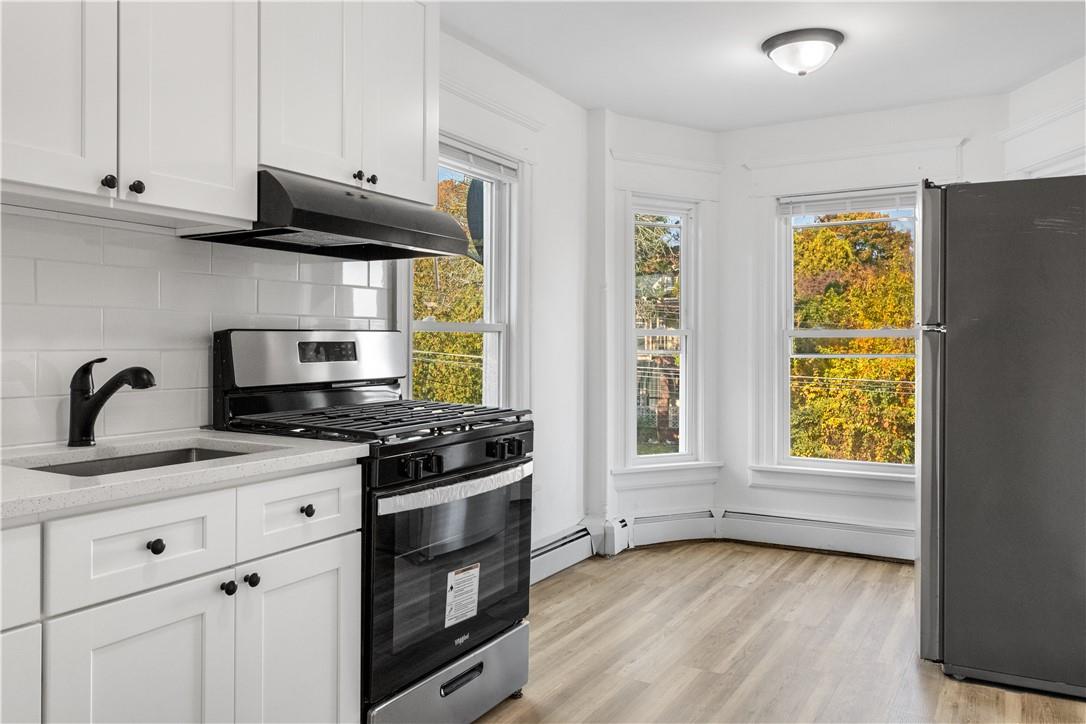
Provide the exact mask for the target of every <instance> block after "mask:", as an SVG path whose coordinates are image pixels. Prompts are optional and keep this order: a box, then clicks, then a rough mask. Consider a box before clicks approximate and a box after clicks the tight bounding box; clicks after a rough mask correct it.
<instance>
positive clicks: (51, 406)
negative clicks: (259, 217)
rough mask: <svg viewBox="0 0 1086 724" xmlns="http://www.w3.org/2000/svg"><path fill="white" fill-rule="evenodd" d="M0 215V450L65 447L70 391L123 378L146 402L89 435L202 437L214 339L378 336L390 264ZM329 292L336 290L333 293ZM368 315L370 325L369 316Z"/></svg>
mask: <svg viewBox="0 0 1086 724" xmlns="http://www.w3.org/2000/svg"><path fill="white" fill-rule="evenodd" d="M35 213H36V212H25V211H23V210H18V209H17V210H15V211H14V212H13V213H12V212H9V207H4V213H3V215H2V229H0V231H2V233H3V244H2V246H0V271H2V284H3V287H2V290H0V301H2V305H0V311H2V337H0V348H2V349H3V353H2V357H0V377H2V382H0V384H2V389H0V396H2V397H3V398H4V399H3V403H4V404H3V406H2V407H3V419H2V421H0V423H2V425H0V444H3V445H17V444H26V443H35V442H48V441H54V440H65V439H66V438H67V434H68V429H67V425H68V386H69V384H70V381H71V376H72V374H73V373H74V372H75V370H76V368H78V367H79V365H81V364H83V363H84V362H87V361H88V360H91V359H95V358H97V357H106V358H108V361H107V362H104V363H101V364H99V365H97V366H96V367H95V381H96V382H97V383H98V384H101V383H103V382H105V381H106V380H107V379H109V377H111V376H112V375H113V374H114V373H115V372H116V371H118V370H120V369H122V368H124V367H129V366H133V365H139V366H143V367H147V368H148V369H150V370H151V371H152V372H153V373H154V375H155V378H156V381H157V383H158V385H157V387H155V388H154V389H151V390H130V389H128V388H122V392H121V393H120V394H118V395H117V396H116V397H115V398H114V399H113V400H111V401H110V403H109V404H108V405H107V406H106V408H105V410H104V411H103V413H102V416H101V417H100V418H99V422H98V425H97V427H96V431H97V433H98V434H99V435H105V434H107V433H108V434H122V433H133V432H147V431H154V430H165V429H175V428H184V427H193V426H197V425H202V424H206V423H207V422H208V421H209V420H210V416H209V413H208V409H209V408H208V384H209V367H210V345H211V332H212V331H214V330H218V329H230V328H239V329H245V328H260V329H298V328H299V325H300V326H301V327H302V328H307V329H314V328H326V329H370V328H372V329H384V328H387V327H388V326H389V322H388V321H387V320H385V319H382V318H381V317H384V316H387V315H388V314H390V313H391V309H392V301H391V295H392V289H391V288H390V287H391V285H392V281H393V279H394V276H393V275H392V271H391V270H392V269H394V268H395V266H394V265H393V264H392V263H389V262H365V261H340V260H336V259H332V258H328V257H320V256H312V255H308V254H303V255H300V254H294V253H288V252H278V251H273V250H267V249H252V248H243V247H236V246H226V245H218V244H209V243H207V242H201V241H192V240H188V239H180V238H177V237H174V236H171V235H169V234H168V233H167V234H159V233H155V232H154V231H147V230H146V229H136V228H134V227H132V228H124V229H122V228H115V225H114V226H98V225H96V223H91V224H88V223H84V222H83V221H80V220H78V217H74V216H71V217H66V218H67V219H71V220H64V219H61V218H57V217H55V216H53V215H49V214H46V215H41V214H38V215H35ZM337 288H338V290H337ZM374 315H376V316H374Z"/></svg>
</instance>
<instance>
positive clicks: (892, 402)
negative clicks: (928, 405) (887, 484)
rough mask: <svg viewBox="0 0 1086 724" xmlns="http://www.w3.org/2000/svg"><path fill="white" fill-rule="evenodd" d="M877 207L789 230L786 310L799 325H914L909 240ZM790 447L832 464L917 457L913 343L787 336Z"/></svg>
mask: <svg viewBox="0 0 1086 724" xmlns="http://www.w3.org/2000/svg"><path fill="white" fill-rule="evenodd" d="M888 218H889V217H888V216H887V215H886V214H883V213H875V212H849V213H841V214H833V215H826V216H821V217H818V218H817V222H819V223H828V222H834V221H863V220H866V219H871V220H872V223H870V224H866V223H853V224H842V225H839V226H816V227H807V228H799V229H796V231H795V232H794V235H793V270H794V271H793V274H794V277H793V288H794V297H793V310H794V322H795V326H796V327H797V328H800V329H886V328H899V329H900V328H909V327H911V326H912V323H913V277H914V271H913V269H914V257H913V254H914V250H913V236H912V234H911V233H909V231H908V230H906V229H905V228H902V227H901V226H900V225H895V224H893V223H890V222H888V221H881V222H880V221H877V220H879V219H888ZM794 344H795V348H794V349H793V352H794V353H796V354H816V355H844V354H847V355H904V356H902V357H879V356H855V357H852V356H850V357H841V356H825V357H793V358H792V360H791V451H792V454H793V455H796V456H799V457H811V458H831V459H838V460H862V461H871V462H889V463H911V462H912V461H913V454H914V440H913V437H914V433H913V430H914V424H915V420H916V408H915V402H914V372H915V361H914V359H913V358H912V356H911V355H912V353H913V340H912V339H911V338H901V337H854V338H848V339H841V338H799V337H797V338H794Z"/></svg>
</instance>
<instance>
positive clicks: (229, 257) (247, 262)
mask: <svg viewBox="0 0 1086 724" xmlns="http://www.w3.org/2000/svg"><path fill="white" fill-rule="evenodd" d="M211 271H212V272H213V273H215V274H227V275H230V276H235V277H256V278H258V279H282V280H286V281H293V280H295V279H297V278H298V255H297V254H293V253H290V252H286V251H274V250H272V249H253V248H247V247H244V246H233V245H231V244H211Z"/></svg>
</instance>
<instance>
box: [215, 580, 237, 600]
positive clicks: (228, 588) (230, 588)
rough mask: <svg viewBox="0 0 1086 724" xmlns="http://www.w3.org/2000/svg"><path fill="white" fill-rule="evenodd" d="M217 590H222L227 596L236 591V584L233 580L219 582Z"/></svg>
mask: <svg viewBox="0 0 1086 724" xmlns="http://www.w3.org/2000/svg"><path fill="white" fill-rule="evenodd" d="M219 590H220V591H223V592H224V593H225V594H226V595H227V596H233V595H234V594H235V593H237V592H238V584H236V583H234V582H233V581H227V582H226V583H221V584H219Z"/></svg>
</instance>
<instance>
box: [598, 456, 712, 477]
mask: <svg viewBox="0 0 1086 724" xmlns="http://www.w3.org/2000/svg"><path fill="white" fill-rule="evenodd" d="M721 467H724V463H722V462H717V461H712V460H687V461H684V462H674V463H652V464H649V465H630V466H628V467H624V468H613V469H612V470H611V474H612V475H637V474H638V473H653V472H660V471H677V470H700V469H704V468H721Z"/></svg>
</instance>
